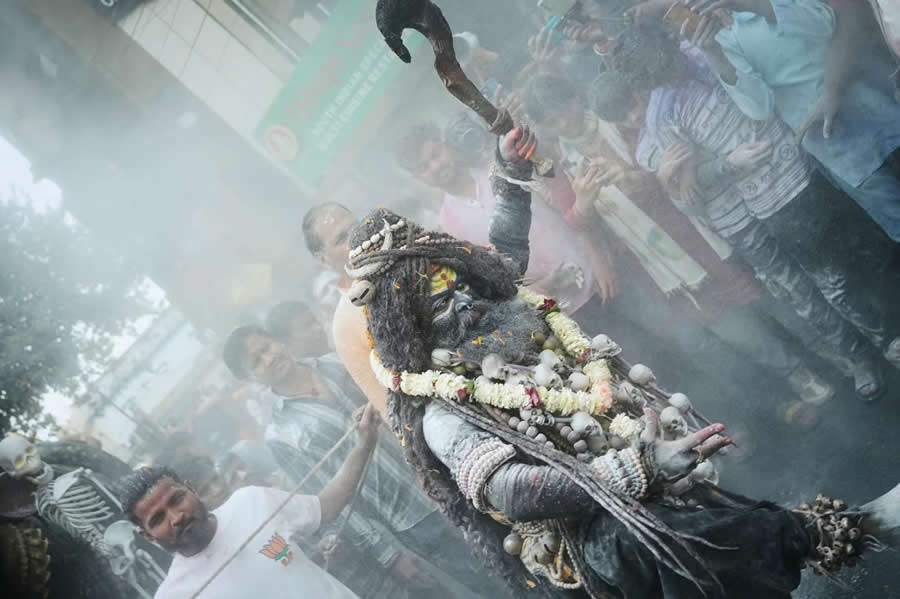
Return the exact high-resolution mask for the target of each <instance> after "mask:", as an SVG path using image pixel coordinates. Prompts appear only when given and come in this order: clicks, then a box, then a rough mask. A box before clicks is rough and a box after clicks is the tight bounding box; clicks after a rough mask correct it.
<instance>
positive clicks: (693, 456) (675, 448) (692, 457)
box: [641, 409, 732, 482]
mask: <svg viewBox="0 0 900 599" xmlns="http://www.w3.org/2000/svg"><path fill="white" fill-rule="evenodd" d="M644 419H645V421H646V426H645V427H644V432H643V433H642V434H641V441H643V442H644V443H645V444H646V446H647V447H646V449H645V450H644V451H652V452H653V461H654V463H655V464H656V472H648V473H647V475H648V477H652V476H653V475H659V476H660V477H661V478H662V479H663V480H664V481H669V482H674V481H677V480H679V479H682V478H684V477H685V476H687V475H688V474H690V473H691V472H693V470H694V468H696V467H697V464H699V463H701V462H703V461H705V460H707V459H709V458H710V457H711V456H713V455H715V454H716V453H717V452H718V451H719V450H720V449H723V448H725V447H728V446H729V445H731V444H732V441H731V439H730V438H728V437H723V436H721V434H720V433H722V432H723V431H724V430H725V426H723V425H721V424H711V425H709V426H707V427H706V428H704V429H701V430H699V431H697V432H696V433H692V434H690V435H688V436H687V437H684V438H683V439H676V440H675V441H663V440H662V438H661V436H660V426H659V416H658V415H657V413H656V412H654V411H653V410H650V409H647V410H644Z"/></svg>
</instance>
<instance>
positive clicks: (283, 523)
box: [122, 407, 379, 599]
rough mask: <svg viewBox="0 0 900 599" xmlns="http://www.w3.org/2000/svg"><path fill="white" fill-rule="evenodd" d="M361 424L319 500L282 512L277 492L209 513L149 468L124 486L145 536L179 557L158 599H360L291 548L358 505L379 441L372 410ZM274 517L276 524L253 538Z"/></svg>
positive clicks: (240, 497)
mask: <svg viewBox="0 0 900 599" xmlns="http://www.w3.org/2000/svg"><path fill="white" fill-rule="evenodd" d="M355 416H356V422H357V426H358V432H359V437H358V440H357V443H356V446H355V447H354V449H353V451H352V452H351V453H350V455H349V456H348V457H347V459H346V460H345V461H344V465H343V467H342V468H341V469H340V472H338V474H337V476H335V477H334V478H333V479H332V480H331V482H330V483H329V484H328V485H327V486H326V487H325V488H324V489H322V492H321V493H319V494H318V495H317V496H312V495H297V496H294V497H291V498H290V500H289V501H288V502H287V505H285V506H284V507H283V509H279V508H280V507H281V504H282V503H283V502H284V501H285V500H286V499H288V494H287V493H285V492H284V491H280V490H278V489H271V488H264V487H245V488H243V489H240V490H238V491H236V492H235V493H234V494H233V495H232V496H231V497H230V498H229V499H228V500H227V501H226V502H225V503H224V504H223V505H222V506H221V507H220V508H218V509H216V510H212V511H210V510H209V509H208V508H207V507H206V505H204V504H203V502H202V501H201V500H200V499H199V498H198V497H197V495H196V493H195V492H194V491H193V490H192V489H191V488H190V487H189V486H187V485H186V484H184V483H183V482H182V481H181V479H180V478H179V477H178V475H177V474H175V473H174V472H173V471H171V470H168V469H166V468H143V469H140V470H137V471H135V472H134V473H132V474H131V475H129V476H128V478H126V479H125V481H124V484H123V488H124V489H125V491H124V493H123V496H122V510H123V511H124V512H125V513H126V514H128V516H129V517H130V518H131V520H132V521H133V522H134V523H135V524H137V525H139V526H140V528H141V533H142V534H143V535H144V536H146V537H147V538H149V539H152V540H153V541H155V542H157V543H159V545H160V546H162V547H163V548H165V549H167V550H169V551H172V552H174V553H176V555H175V558H174V560H173V561H172V565H171V567H170V568H169V572H168V573H167V575H166V579H165V580H164V581H163V583H162V585H160V587H159V589H158V590H157V592H156V596H155V597H156V599H170V598H171V599H176V598H177V599H185V598H189V597H195V596H197V597H215V598H216V599H230V598H234V599H239V598H243V597H247V596H249V595H251V594H259V595H260V596H273V597H274V596H280V595H282V594H283V593H284V592H285V589H291V591H289V592H291V593H296V594H297V596H304V597H323V598H328V599H356V595H354V594H353V593H352V592H351V591H350V590H349V589H347V588H346V587H345V586H344V585H342V584H341V583H340V582H338V581H337V580H336V579H334V578H333V577H332V576H331V575H330V574H328V573H327V572H325V571H324V570H322V569H320V568H319V567H318V566H316V565H315V564H313V563H312V562H311V561H310V560H309V558H308V557H307V556H306V555H304V554H303V552H302V551H301V550H300V549H299V547H298V545H297V543H296V542H295V541H294V540H293V535H297V536H306V535H309V534H312V533H314V532H316V531H317V530H318V529H320V528H321V527H323V526H327V525H328V524H329V523H331V522H332V521H334V520H335V519H336V518H337V516H338V514H340V513H341V510H343V509H344V507H345V506H346V505H347V504H348V503H349V501H350V499H351V497H353V494H354V491H355V489H356V487H357V485H358V483H359V479H360V477H361V476H362V473H363V469H364V467H365V465H366V462H368V460H369V457H370V456H371V454H372V451H373V450H374V448H375V444H376V442H377V440H378V423H379V417H378V414H377V412H376V410H374V409H373V408H371V407H366V408H364V409H361V410H359V411H357V413H356V414H355ZM276 511H277V512H278V513H277V515H276V517H275V518H274V519H272V521H271V522H268V523H267V524H266V525H265V526H264V527H263V528H262V530H260V531H258V532H256V533H255V534H254V531H255V530H256V528H257V527H258V526H259V525H261V524H262V523H263V522H264V521H265V520H266V519H267V518H268V517H269V516H270V515H272V514H273V513H274V512H276ZM251 536H252V538H251V540H250V542H249V544H247V545H246V547H244V548H243V549H241V550H240V551H239V553H238V555H237V557H236V558H235V559H234V560H233V561H231V562H230V563H228V564H227V566H225V567H224V569H223V570H222V571H221V572H219V571H218V570H219V569H220V568H221V567H222V566H223V565H224V564H226V562H227V561H228V560H229V558H231V556H232V555H233V553H234V552H235V551H236V550H237V549H238V548H239V547H241V545H242V543H244V542H245V541H246V540H247V539H248V537H251ZM273 562H274V563H273ZM207 581H210V582H209V584H208V585H207V584H206V583H207Z"/></svg>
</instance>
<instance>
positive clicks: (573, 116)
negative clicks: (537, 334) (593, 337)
mask: <svg viewBox="0 0 900 599" xmlns="http://www.w3.org/2000/svg"><path fill="white" fill-rule="evenodd" d="M610 87H611V88H612V89H616V86H610ZM525 98H526V107H527V111H528V114H529V115H530V116H531V117H532V118H533V119H534V121H535V123H536V124H537V125H538V126H539V127H541V128H542V129H543V130H546V131H547V132H548V133H550V134H551V135H556V136H558V138H559V144H560V146H561V148H560V150H561V153H562V155H563V156H564V161H563V168H564V170H566V171H567V172H568V174H569V175H571V176H574V177H575V193H576V200H575V202H574V206H573V209H574V211H575V212H576V213H578V215H579V217H580V219H581V221H582V223H584V225H585V226H587V227H590V228H591V230H592V231H594V232H595V235H599V236H602V238H603V239H604V240H606V244H607V245H609V246H611V247H615V248H617V250H618V251H617V252H616V257H617V261H616V265H617V266H618V267H619V268H618V269H617V270H619V271H622V270H623V269H624V270H628V271H631V272H624V273H621V272H620V274H618V276H617V278H618V279H619V280H620V281H630V280H632V279H634V278H635V274H633V273H637V272H638V271H642V272H641V275H642V276H641V277H640V280H641V281H643V282H644V284H643V285H638V286H635V285H634V284H629V283H627V282H626V283H623V284H622V285H621V292H620V294H619V296H618V297H616V298H613V300H612V301H611V302H608V303H607V309H614V312H617V313H623V312H624V313H625V314H629V313H632V312H636V313H635V314H633V315H632V316H631V317H630V318H629V319H630V320H634V319H637V318H641V317H643V319H645V320H646V319H652V318H654V315H659V316H657V318H658V317H663V315H664V314H665V313H664V312H661V311H660V310H658V309H655V308H653V307H651V306H649V305H647V304H648V303H650V302H648V299H647V296H648V294H653V296H654V297H656V298H657V301H658V302H660V301H665V300H666V299H667V298H668V299H669V300H671V301H672V302H673V303H677V304H678V310H679V314H681V315H684V316H685V317H686V318H683V319H678V320H677V323H671V322H670V323H665V322H659V323H657V324H656V325H655V326H653V328H654V329H655V330H656V331H657V332H668V333H669V335H668V338H669V339H672V341H674V343H675V344H676V345H677V346H678V347H679V348H680V349H681V351H683V352H685V353H687V354H688V355H693V356H695V359H696V360H697V361H698V362H700V363H707V364H709V363H716V362H719V363H721V361H722V360H723V359H725V356H727V355H730V354H733V353H734V350H737V352H738V353H739V354H740V355H741V356H742V357H741V361H742V362H745V361H746V360H748V359H749V360H750V361H752V362H754V363H756V364H758V365H759V366H761V367H763V368H765V369H766V370H767V371H769V372H771V373H774V374H776V375H777V376H779V377H782V378H783V379H785V380H786V381H787V382H788V384H789V385H790V387H791V389H792V390H793V391H794V393H796V394H797V395H798V396H799V397H800V398H801V399H804V400H806V401H809V402H812V403H822V402H824V401H827V400H828V399H829V398H831V397H832V395H833V392H834V391H833V389H832V387H831V386H830V385H829V384H828V383H827V382H825V381H824V380H822V379H820V378H819V377H818V376H817V375H815V374H814V372H813V371H812V370H811V369H810V368H808V367H807V366H806V365H805V363H804V362H805V360H804V359H803V358H802V357H801V356H800V355H799V353H798V352H797V351H796V349H795V347H794V345H793V344H791V343H789V342H788V341H786V339H785V336H786V331H784V329H783V328H782V327H781V326H780V325H779V324H778V323H777V322H775V321H774V320H773V319H772V318H770V317H769V316H768V315H767V313H766V312H767V309H766V308H764V306H765V305H766V304H767V303H768V302H764V301H763V298H764V297H766V295H764V294H763V292H762V290H761V289H760V288H759V287H758V286H757V285H756V284H755V282H754V281H753V275H752V272H751V271H749V270H748V269H747V268H746V267H745V266H744V265H743V264H738V263H735V262H734V261H733V260H729V258H731V254H732V250H731V248H730V247H729V246H728V245H727V244H726V243H725V242H724V241H723V240H722V239H721V238H719V237H718V236H716V235H715V233H713V232H712V231H710V230H709V229H708V228H707V227H706V226H704V225H703V224H701V223H700V222H699V221H698V220H697V219H693V220H692V219H689V218H688V217H687V216H685V215H683V214H681V213H680V212H679V211H678V210H677V209H676V208H675V207H674V206H673V205H672V204H671V203H670V202H669V201H668V200H667V199H665V198H664V197H663V195H664V192H663V190H662V189H661V187H660V185H659V184H658V182H657V181H656V180H655V178H654V177H653V176H652V175H651V174H649V173H646V172H643V171H641V170H639V169H638V168H637V166H636V165H635V163H634V161H633V159H632V156H633V152H634V146H635V145H636V139H635V138H632V139H626V138H625V137H623V136H622V135H621V134H620V132H619V131H618V130H617V129H616V128H615V126H613V125H610V124H609V123H606V122H605V121H601V120H600V119H598V118H597V116H596V115H595V114H594V113H593V112H592V111H590V110H587V109H586V108H585V103H586V101H585V98H584V97H583V96H582V94H581V93H579V91H578V90H577V89H576V88H575V86H573V85H571V84H570V83H569V82H568V81H567V80H566V79H564V78H562V77H559V76H555V75H542V76H540V77H537V78H535V79H534V80H533V81H532V82H531V84H530V86H529V87H528V88H527V91H526V93H525ZM617 99H621V100H626V98H617ZM627 100H628V101H630V98H627ZM576 164H580V165H581V168H580V169H578V172H576V167H575V165H576ZM588 164H590V165H591V166H587V165H588ZM559 176H564V175H562V174H561V175H559ZM604 202H605V203H611V206H606V205H604V206H601V207H600V208H599V209H597V208H595V206H597V205H600V204H603V203H604ZM608 319H609V317H607V318H606V319H604V320H608ZM704 323H705V326H704ZM735 358H736V356H735ZM727 370H729V371H730V370H732V369H727ZM729 376H730V375H729Z"/></svg>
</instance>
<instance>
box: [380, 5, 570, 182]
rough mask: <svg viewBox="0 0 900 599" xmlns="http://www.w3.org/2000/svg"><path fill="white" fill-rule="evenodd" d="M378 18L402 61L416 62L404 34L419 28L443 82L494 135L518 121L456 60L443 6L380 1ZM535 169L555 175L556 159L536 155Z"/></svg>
mask: <svg viewBox="0 0 900 599" xmlns="http://www.w3.org/2000/svg"><path fill="white" fill-rule="evenodd" d="M375 21H376V23H377V25H378V30H379V31H381V34H382V35H383V36H384V41H385V42H386V43H387V45H388V46H389V47H390V48H391V50H393V51H394V54H396V55H397V56H398V57H399V58H400V60H402V61H403V62H406V63H409V62H412V56H411V55H410V53H409V49H408V48H407V47H406V45H404V43H403V39H402V38H401V37H400V36H401V34H402V33H403V30H404V29H415V30H416V31H418V32H419V33H421V34H422V35H424V36H425V37H426V38H428V41H429V42H430V43H431V47H432V49H433V50H434V68H435V70H436V71H437V72H438V75H439V76H440V78H441V81H443V82H444V86H445V87H446V88H447V90H448V91H449V92H450V93H451V94H453V96H454V97H455V98H456V99H457V100H459V101H460V102H462V103H463V104H465V105H466V106H468V107H469V108H471V109H472V110H474V111H475V112H476V113H478V115H479V116H480V117H481V118H482V119H484V121H485V122H486V123H487V124H488V130H489V131H490V132H491V133H493V134H494V135H505V134H506V133H508V132H509V131H510V130H512V128H513V126H514V123H513V120H512V117H511V116H510V114H509V111H508V110H506V109H505V108H504V109H499V110H498V109H497V107H495V106H494V105H493V104H491V103H490V102H489V101H488V99H487V98H485V97H484V95H482V93H481V92H480V91H479V90H478V88H477V87H475V84H474V83H472V81H471V80H470V79H469V78H468V77H467V76H466V73H465V72H464V71H463V70H462V67H461V66H459V62H458V61H457V60H456V52H455V51H454V49H453V32H452V31H451V30H450V24H449V23H447V19H445V18H444V14H443V13H442V12H441V9H440V8H438V7H437V6H436V5H435V4H434V3H433V2H430V1H429V0H378V6H377V7H376V9H375ZM531 162H532V164H534V169H535V172H537V174H538V175H540V176H542V177H552V176H553V162H552V161H551V160H547V159H545V158H541V157H540V156H537V155H535V156H532V157H531Z"/></svg>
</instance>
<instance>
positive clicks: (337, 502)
mask: <svg viewBox="0 0 900 599" xmlns="http://www.w3.org/2000/svg"><path fill="white" fill-rule="evenodd" d="M354 418H357V422H358V429H357V430H358V431H359V440H358V441H357V443H356V447H354V448H353V451H351V452H350V455H348V456H347V459H346V460H344V465H343V466H341V469H340V471H338V473H337V475H336V476H335V477H334V478H333V479H331V482H329V483H328V484H327V485H325V488H324V489H322V492H321V493H319V504H320V505H321V506H322V521H321V524H320V526H326V525H328V524H330V523H331V522H333V521H334V519H335V518H337V516H338V514H340V513H341V510H343V509H344V508H345V507H346V506H347V504H348V503H349V502H350V499H351V498H352V497H353V495H354V492H355V491H356V487H357V485H359V479H360V478H361V477H362V473H363V470H364V469H365V466H366V463H367V462H368V461H369V458H371V456H372V451H374V449H375V444H376V443H377V442H378V423H379V422H380V418H379V417H378V412H377V411H376V409H375V407H374V406H372V405H371V404H367V405H366V406H365V407H364V408H361V409H360V410H359V411H358V412H357V413H356V414H354Z"/></svg>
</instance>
